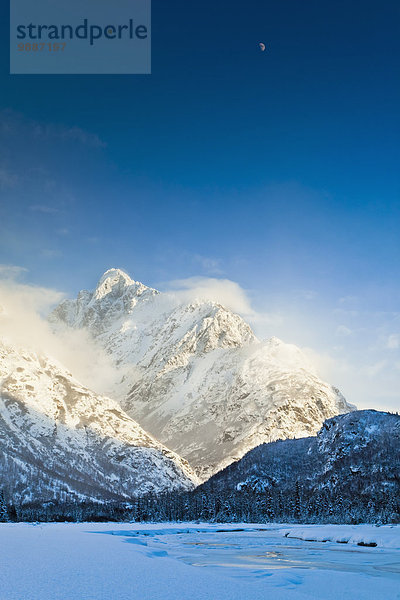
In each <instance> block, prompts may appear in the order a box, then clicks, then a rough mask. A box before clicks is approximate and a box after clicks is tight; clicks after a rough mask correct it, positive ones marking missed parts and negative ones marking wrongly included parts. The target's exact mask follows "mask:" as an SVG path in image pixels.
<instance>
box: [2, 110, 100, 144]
mask: <svg viewBox="0 0 400 600" xmlns="http://www.w3.org/2000/svg"><path fill="white" fill-rule="evenodd" d="M0 133H2V134H3V135H4V136H9V135H16V134H21V135H23V136H24V137H25V138H26V136H32V137H34V138H40V139H43V140H46V139H48V140H59V141H60V140H61V141H63V140H65V141H72V142H77V143H79V144H81V145H83V146H88V147H90V148H105V147H106V145H107V144H106V143H105V142H104V141H103V140H102V139H101V138H100V137H99V136H98V135H97V134H96V133H92V132H90V131H86V130H85V129H82V128H81V127H78V126H75V125H73V126H68V125H63V124H60V123H43V122H40V121H34V120H32V119H28V118H26V117H25V116H24V115H23V114H21V113H18V112H16V111H14V110H10V109H6V110H2V111H0Z"/></svg>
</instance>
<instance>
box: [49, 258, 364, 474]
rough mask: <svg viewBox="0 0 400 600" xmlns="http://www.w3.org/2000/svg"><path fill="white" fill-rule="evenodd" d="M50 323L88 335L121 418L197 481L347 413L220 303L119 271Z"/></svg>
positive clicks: (290, 356)
mask: <svg viewBox="0 0 400 600" xmlns="http://www.w3.org/2000/svg"><path fill="white" fill-rule="evenodd" d="M50 320H51V321H52V323H53V324H54V325H55V326H56V327H57V326H58V327H59V326H62V325H67V326H69V327H73V328H86V329H88V330H89V331H90V332H91V334H92V335H93V337H94V338H96V339H97V340H98V341H99V342H100V343H101V344H102V346H103V347H104V348H105V349H106V350H107V352H109V353H110V354H111V355H112V356H113V358H114V360H115V364H116V365H117V366H118V367H119V368H121V369H123V371H121V373H122V372H123V374H124V375H123V381H122V383H121V384H120V385H119V386H118V387H117V388H116V389H115V390H114V395H115V396H116V397H117V398H118V399H119V401H120V402H121V405H122V407H123V408H124V410H126V412H127V413H128V414H130V415H132V416H133V417H134V418H135V419H137V420H138V421H139V423H140V424H141V425H142V426H143V427H145V428H146V429H147V430H148V431H150V432H151V433H152V434H153V435H154V436H155V437H157V438H158V439H159V440H161V441H162V442H163V443H165V444H166V445H167V446H169V447H171V448H172V449H173V450H175V451H176V452H178V453H179V454H180V455H181V456H184V457H185V458H186V459H187V460H188V461H189V462H190V464H191V465H192V466H193V467H194V468H195V469H196V471H197V473H198V474H199V475H200V476H201V477H202V478H203V479H205V478H207V477H208V476H210V475H211V474H212V473H215V472H216V471H218V470H219V469H221V468H223V467H225V466H226V465H228V464H229V463H231V462H232V461H233V460H236V459H238V458H240V457H241V456H243V455H244V454H245V453H246V452H247V451H248V450H250V449H251V448H253V447H255V446H257V445H258V444H260V443H262V442H267V441H271V440H275V439H278V438H287V437H294V436H295V437H301V436H307V435H310V434H314V433H316V432H317V431H318V429H319V428H320V427H321V425H322V423H323V421H324V420H325V419H327V418H329V417H332V416H334V415H336V414H339V413H343V412H347V411H349V410H352V409H353V408H354V407H352V406H350V405H349V404H347V403H346V401H345V399H344V398H343V396H342V395H341V394H340V392H339V391H338V390H337V389H336V388H333V387H332V386H330V385H329V384H327V383H325V382H323V381H321V380H320V379H319V378H318V376H317V375H316V374H315V373H314V371H313V369H312V367H311V366H310V364H309V363H308V361H307V359H306V358H305V357H304V355H303V354H302V353H301V351H300V350H299V349H298V348H297V347H295V346H293V345H288V344H284V343H283V342H281V341H280V340H278V339H276V338H272V339H271V340H269V341H267V342H261V341H259V340H258V339H257V338H256V336H255V335H254V333H253V331H252V330H251V328H250V326H249V325H248V324H247V323H246V322H245V321H244V320H243V319H242V318H241V317H240V316H239V315H236V314H234V313H232V312H231V311H229V310H227V309H226V308H224V307H223V306H221V305H220V304H217V303H214V302H210V301H201V300H198V301H195V302H192V303H189V304H181V303H180V302H179V301H178V300H177V299H176V298H175V297H173V296H172V295H169V294H160V293H159V292H157V291H156V290H154V289H152V288H149V287H146V286H145V285H143V284H141V283H138V282H135V281H132V280H131V279H130V278H129V276H128V275H127V274H126V273H124V272H123V271H120V270H118V269H110V270H109V271H107V272H106V273H105V274H104V275H103V277H102V278H101V279H100V281H99V283H98V285H97V288H96V289H95V291H94V292H93V293H91V292H88V291H82V292H80V293H79V295H78V297H77V299H76V300H66V301H64V302H62V303H61V304H60V305H59V306H58V307H57V308H56V310H55V311H54V312H53V313H52V315H51V317H50Z"/></svg>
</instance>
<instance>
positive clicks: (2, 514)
mask: <svg viewBox="0 0 400 600" xmlns="http://www.w3.org/2000/svg"><path fill="white" fill-rule="evenodd" d="M9 521H10V517H9V515H8V508H7V504H6V501H5V498H4V493H3V490H0V523H8V522H9Z"/></svg>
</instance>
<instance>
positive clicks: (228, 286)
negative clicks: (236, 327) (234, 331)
mask: <svg viewBox="0 0 400 600" xmlns="http://www.w3.org/2000/svg"><path fill="white" fill-rule="evenodd" d="M167 288H168V289H167V291H168V292H171V293H173V294H175V295H176V296H177V297H178V298H179V299H180V300H181V301H182V302H191V301H194V300H212V301H213V302H217V303H219V304H223V305H224V306H226V307H227V308H229V309H230V310H232V311H233V312H237V313H240V314H241V315H244V316H246V315H253V314H255V313H254V310H253V309H252V307H251V303H250V300H249V297H248V294H247V292H246V291H245V290H244V289H243V288H242V287H240V285H239V284H238V283H236V282H235V281H231V280H230V279H216V278H213V277H189V278H187V279H176V280H174V281H170V282H169V283H168V285H167Z"/></svg>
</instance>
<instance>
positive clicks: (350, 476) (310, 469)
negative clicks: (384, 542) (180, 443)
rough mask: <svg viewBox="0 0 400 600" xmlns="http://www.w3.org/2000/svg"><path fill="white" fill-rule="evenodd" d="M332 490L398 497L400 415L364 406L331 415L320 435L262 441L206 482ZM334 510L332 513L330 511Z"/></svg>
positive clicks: (215, 486)
mask: <svg viewBox="0 0 400 600" xmlns="http://www.w3.org/2000/svg"><path fill="white" fill-rule="evenodd" d="M296 481H298V482H299V484H300V486H301V487H302V489H303V490H305V491H307V492H311V493H317V492H320V491H321V490H329V491H330V492H333V493H336V494H337V495H339V494H342V496H343V498H347V499H351V498H352V497H353V500H356V499H358V500H359V501H360V503H361V502H362V498H363V497H367V498H369V497H372V498H374V499H375V501H377V502H378V500H380V501H381V504H384V503H385V500H384V498H382V496H385V494H386V496H387V497H386V502H387V501H388V497H389V496H390V495H392V496H393V497H397V498H398V497H399V496H398V494H399V491H400V416H399V415H397V414H390V413H384V412H378V411H375V410H360V411H355V412H352V413H349V414H345V415H339V416H336V417H333V418H331V419H328V420H327V421H325V423H324V424H323V426H322V428H321V430H320V431H319V432H318V435H317V436H316V437H309V438H305V439H298V440H284V441H277V442H273V443H271V444H263V445H262V446H259V447H258V448H254V449H253V450H251V451H250V452H248V453H247V454H246V455H245V456H244V457H243V458H242V459H241V460H239V461H238V462H236V463H234V464H231V465H229V466H228V467H227V468H226V469H224V470H223V471H221V472H219V473H217V474H216V475H215V476H214V477H212V478H211V479H210V480H209V481H207V482H206V483H205V484H204V488H205V489H212V490H213V491H214V492H218V491H222V490H223V491H229V490H242V489H246V488H247V489H249V488H250V489H252V490H253V491H258V492H264V491H265V490H266V489H267V488H269V489H271V490H281V492H283V493H284V494H285V495H286V496H285V497H287V494H288V493H289V492H290V491H291V490H292V491H293V488H294V485H295V482H296ZM332 512H333V511H332Z"/></svg>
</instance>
